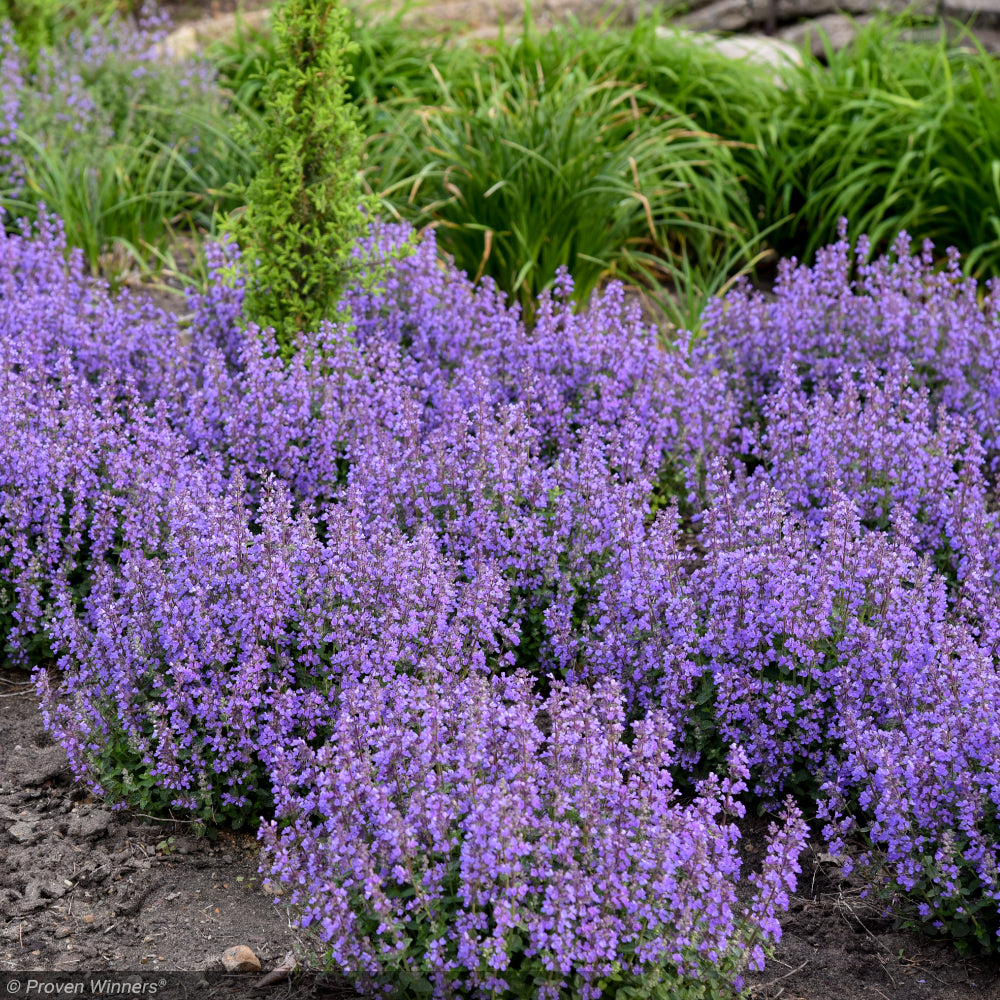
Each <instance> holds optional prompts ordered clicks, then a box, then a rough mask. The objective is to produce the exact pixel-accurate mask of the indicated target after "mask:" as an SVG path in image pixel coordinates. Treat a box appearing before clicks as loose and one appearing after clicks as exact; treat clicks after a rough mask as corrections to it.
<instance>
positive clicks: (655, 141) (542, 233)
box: [367, 50, 755, 316]
mask: <svg viewBox="0 0 1000 1000" xmlns="http://www.w3.org/2000/svg"><path fill="white" fill-rule="evenodd" d="M606 69H607V72H606V73H601V74H595V75H591V74H589V73H587V72H585V71H584V70H583V69H582V68H581V67H580V66H579V65H578V64H577V63H576V61H575V60H570V61H569V62H568V63H567V64H565V65H561V66H558V67H557V68H555V69H554V70H553V71H552V72H546V70H545V69H544V68H543V67H542V65H541V64H540V63H539V64H538V65H536V67H535V68H534V69H533V70H529V69H528V68H527V67H525V66H519V65H518V61H517V60H516V59H514V58H513V57H511V58H508V56H507V54H506V53H504V52H503V51H502V50H501V51H498V52H497V53H496V55H495V56H494V57H493V58H492V59H491V60H490V61H489V63H488V69H487V71H486V72H484V73H483V74H479V73H478V72H476V73H473V75H472V78H471V80H470V81H469V82H468V83H467V84H463V83H452V82H451V80H450V78H449V77H448V76H446V75H445V74H444V73H441V74H440V80H439V91H438V95H437V103H436V104H435V105H434V106H430V107H428V106H419V105H418V104H417V102H416V101H414V100H413V99H410V98H400V99H397V100H395V101H393V102H390V103H389V104H386V105H383V106H381V113H382V114H383V115H385V116H387V124H386V127H385V130H384V132H383V133H382V134H381V135H379V136H378V137H376V138H375V139H374V140H373V142H372V144H371V147H370V150H369V161H370V163H371V167H370V168H369V170H368V172H367V180H368V182H369V184H370V185H371V187H372V189H373V190H375V191H377V192H378V194H379V197H380V199H381V200H382V203H383V205H384V206H385V207H386V208H387V209H388V210H389V211H391V212H393V213H394V214H396V215H399V216H402V217H404V218H407V219H409V220H411V221H412V222H414V223H415V224H416V225H417V226H430V225H433V226H435V227H436V228H437V235H438V242H439V245H440V246H441V247H442V248H443V249H444V250H445V251H446V252H447V253H449V254H451V255H452V256H453V257H454V258H455V261H456V263H457V264H458V266H459V267H461V268H462V269H464V270H465V271H467V272H468V273H469V274H470V275H472V276H475V277H476V278H477V279H478V278H479V277H481V276H482V275H489V276H490V277H492V278H493V279H494V280H496V281H497V283H498V284H499V285H500V287H501V288H503V289H504V290H505V291H507V292H508V293H509V294H510V295H512V296H513V297H515V298H516V299H517V300H518V301H519V302H520V303H521V306H522V308H523V310H524V311H525V313H526V314H528V315H529V316H530V313H531V310H532V308H533V306H534V302H535V300H536V298H537V296H538V294H539V293H540V292H541V291H542V290H543V289H545V288H549V287H551V285H552V283H553V281H554V278H555V275H556V272H557V270H558V269H559V268H560V267H564V266H565V267H569V268H570V270H571V272H572V273H573V277H574V281H575V286H576V295H577V297H578V298H579V299H581V300H586V298H587V297H588V296H589V295H590V293H591V292H592V291H593V289H594V288H595V287H597V285H598V284H599V283H600V281H601V280H602V279H604V278H605V277H607V276H620V277H623V278H626V279H631V280H633V281H638V282H642V283H647V284H650V285H655V283H656V282H658V281H660V280H662V279H665V278H669V277H671V276H672V274H674V273H676V271H677V269H679V268H680V267H681V266H682V262H683V261H684V260H685V259H694V260H696V261H699V262H702V263H705V264H709V263H710V262H711V261H712V259H713V257H714V256H716V255H717V253H718V249H719V248H720V247H726V246H730V245H732V244H733V243H734V242H735V243H739V244H743V243H744V242H745V240H746V239H747V237H748V236H749V235H750V233H752V231H753V229H754V228H755V227H754V222H753V220H752V218H751V217H750V215H749V213H748V211H747V210H746V205H745V204H744V201H743V197H742V192H741V190H740V186H739V180H738V176H737V173H736V169H735V163H734V160H733V157H732V152H731V150H730V149H728V148H727V147H726V145H725V144H724V143H722V142H720V141H719V140H718V139H717V138H716V137H714V136H711V135H708V134H706V133H704V132H701V131H699V130H698V129H697V128H696V127H695V125H694V123H693V122H692V121H691V120H690V119H688V118H686V117H683V116H679V115H676V114H672V113H670V112H669V110H667V109H664V108H663V106H662V105H661V104H660V103H658V102H656V101H654V100H651V99H650V98H649V96H648V95H646V94H645V93H643V92H642V91H641V89H640V88H638V87H636V86H633V85H628V84H625V83H622V82H620V81H619V80H618V79H616V78H615V77H614V76H613V75H611V74H610V69H611V67H610V66H609V67H607V68H606Z"/></svg>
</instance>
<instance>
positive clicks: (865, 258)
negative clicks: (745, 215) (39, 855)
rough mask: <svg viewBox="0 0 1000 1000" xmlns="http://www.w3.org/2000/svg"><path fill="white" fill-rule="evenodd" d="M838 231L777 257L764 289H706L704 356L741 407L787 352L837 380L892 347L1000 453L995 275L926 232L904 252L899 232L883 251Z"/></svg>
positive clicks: (809, 369) (758, 393)
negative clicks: (973, 267)
mask: <svg viewBox="0 0 1000 1000" xmlns="http://www.w3.org/2000/svg"><path fill="white" fill-rule="evenodd" d="M845 233H846V223H842V225H841V239H840V240H839V241H838V242H837V243H834V244H832V245H831V246H829V247H826V248H824V249H823V250H820V251H819V252H818V253H817V258H816V263H815V264H814V265H813V266H811V267H806V266H804V265H801V264H798V263H797V262H796V261H795V260H794V259H790V260H786V261H783V262H782V264H781V266H780V270H779V278H778V283H777V286H776V287H775V290H774V295H773V296H765V295H761V294H758V293H756V292H754V291H752V290H751V289H750V287H749V286H748V285H745V284H744V285H743V286H742V287H740V288H737V289H735V290H734V291H732V292H730V293H729V294H728V295H726V296H725V298H723V299H719V300H716V301H713V302H712V303H710V304H709V306H708V307H707V308H706V311H705V313H704V316H703V331H704V334H705V337H704V340H703V342H702V343H701V344H700V345H699V359H700V361H701V363H702V365H704V366H706V367H707V368H709V369H711V368H714V367H721V368H724V369H725V370H727V371H728V372H729V373H730V376H731V379H732V383H731V385H732V391H733V392H734V394H735V395H736V396H737V398H738V399H739V401H740V403H741V405H742V407H743V409H744V411H750V410H751V409H752V407H754V406H755V405H757V404H759V403H760V401H761V400H762V399H764V398H765V397H766V396H767V394H768V393H770V392H771V390H772V389H773V388H774V386H775V383H776V382H777V380H778V377H779V375H780V372H781V369H782V366H783V365H785V363H786V362H790V363H791V364H792V366H793V367H794V369H795V370H796V371H797V372H798V373H799V374H800V375H801V376H802V377H803V378H805V379H807V380H808V381H809V382H810V383H817V382H826V383H834V382H836V380H837V379H839V378H841V377H842V375H844V374H846V373H857V372H860V371H863V370H864V369H865V368H866V367H867V366H869V365H875V366H877V367H878V368H881V369H885V368H887V367H890V366H891V365H892V364H893V363H894V362H895V361H897V360H898V359H902V360H904V361H907V362H909V364H910V365H911V366H912V368H913V373H914V374H913V381H914V384H915V385H916V386H922V387H925V388H927V389H928V390H929V392H930V394H931V396H930V403H931V405H932V406H933V407H936V406H938V405H939V404H940V405H943V406H944V407H946V409H948V410H949V411H950V412H952V413H955V414H958V415H960V416H964V417H966V418H968V419H969V420H971V421H972V423H973V425H974V426H975V428H976V430H977V431H978V432H979V434H980V437H981V438H982V442H983V447H984V448H985V449H986V451H987V454H988V456H989V457H990V459H991V467H995V466H996V463H997V461H998V453H1000V368H998V366H997V364H996V359H997V357H998V356H1000V281H997V280H993V281H991V282H989V283H988V284H987V285H986V287H985V288H983V287H979V286H977V284H976V282H975V281H973V280H972V279H964V278H963V277H962V273H961V268H960V262H959V260H958V256H957V253H955V252H950V253H949V255H948V259H947V265H946V266H945V267H944V268H943V269H940V270H938V269H936V268H935V266H934V251H933V247H932V246H931V245H930V244H926V245H925V246H924V247H923V249H922V251H921V252H920V253H919V254H914V253H912V252H911V251H912V248H911V243H910V240H909V237H908V236H907V235H906V234H905V233H903V234H901V235H900V236H899V238H898V239H897V240H896V242H895V244H894V247H893V251H892V253H890V254H888V255H886V256H885V257H880V258H876V259H874V260H869V256H870V253H871V250H870V245H869V243H868V241H867V240H866V239H864V238H861V239H859V240H858V243H857V245H856V247H855V248H853V250H852V248H851V246H850V244H849V243H848V241H847V239H846V237H845V235H844V234H845Z"/></svg>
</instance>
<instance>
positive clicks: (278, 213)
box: [227, 0, 364, 350]
mask: <svg viewBox="0 0 1000 1000" xmlns="http://www.w3.org/2000/svg"><path fill="white" fill-rule="evenodd" d="M273 31H274V42H275V47H276V54H277V57H278V58H277V60H276V62H275V63H274V64H273V66H272V68H271V71H270V74H269V75H268V77H267V80H266V82H265V84H264V87H263V92H262V96H263V98H264V102H265V105H266V109H267V110H266V113H265V115H264V117H263V119H262V121H261V122H260V126H259V129H257V130H256V131H254V132H251V129H250V128H249V127H247V126H244V127H243V128H242V129H241V130H240V133H239V134H240V135H241V136H242V138H243V140H244V141H245V142H247V143H249V144H250V145H251V147H252V149H253V153H254V157H255V160H256V162H257V164H258V171H257V174H256V176H255V177H254V179H253V180H252V181H251V182H250V184H249V186H248V187H247V189H246V206H245V209H244V210H243V211H241V212H236V213H234V214H233V215H232V216H231V217H230V221H229V223H228V224H227V229H228V231H229V232H230V233H231V234H232V235H233V236H234V237H235V238H236V241H237V242H238V243H239V245H240V247H241V249H242V252H243V259H244V261H245V262H246V263H247V264H248V265H249V271H250V280H249V281H248V286H247V300H246V303H247V314H248V316H249V317H250V318H252V319H254V320H256V321H257V322H259V323H261V324H262V325H268V326H273V327H274V328H275V331H276V333H277V335H278V338H279V341H280V342H281V343H282V345H283V346H284V347H285V348H286V350H287V349H289V348H290V345H291V344H292V342H293V341H294V338H295V335H296V334H297V333H298V332H299V331H301V330H303V329H308V328H312V327H315V326H316V324H317V323H318V322H319V321H320V320H322V319H324V318H332V317H333V316H335V315H336V311H337V304H338V300H339V298H340V293H341V291H342V289H343V288H344V285H345V284H346V283H347V281H348V280H349V277H350V275H351V274H352V272H353V270H354V269H355V267H354V265H352V263H351V257H350V255H351V250H352V248H353V246H354V244H355V242H356V240H357V237H358V236H359V235H360V233H361V232H362V230H363V225H364V215H363V212H362V207H361V200H362V199H361V189H360V183H359V180H358V168H359V165H360V153H361V142H362V136H361V129H360V126H359V124H358V114H357V111H356V109H355V108H354V106H353V105H352V104H350V103H349V101H348V99H347V89H346V86H347V78H348V75H349V74H348V67H347V62H346V54H347V53H348V52H349V51H350V50H351V48H352V45H351V43H350V42H349V38H348V22H347V12H346V11H345V10H344V8H343V7H342V6H340V4H339V3H337V2H336V0H286V2H285V4H284V5H283V6H282V7H281V8H279V9H278V11H277V12H276V13H275V23H274V28H273Z"/></svg>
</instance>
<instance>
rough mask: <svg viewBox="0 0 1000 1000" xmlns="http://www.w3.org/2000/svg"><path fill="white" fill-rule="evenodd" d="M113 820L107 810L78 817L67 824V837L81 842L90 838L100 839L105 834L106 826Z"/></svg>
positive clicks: (99, 810)
mask: <svg viewBox="0 0 1000 1000" xmlns="http://www.w3.org/2000/svg"><path fill="white" fill-rule="evenodd" d="M112 819H113V817H112V815H111V813H110V812H109V811H108V810H107V809H95V810H94V812H92V813H89V814H88V815H86V816H79V817H77V818H76V819H74V820H73V821H72V822H71V823H70V824H69V830H68V832H69V835H70V836H71V837H77V838H79V839H81V840H89V839H90V838H91V837H100V836H103V835H104V833H106V832H107V829H108V825H109V824H110V823H111V820H112Z"/></svg>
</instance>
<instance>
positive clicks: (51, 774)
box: [21, 746, 69, 788]
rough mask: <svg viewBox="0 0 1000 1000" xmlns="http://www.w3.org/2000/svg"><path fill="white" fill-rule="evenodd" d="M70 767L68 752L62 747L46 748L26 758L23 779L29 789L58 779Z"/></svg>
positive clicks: (22, 771) (22, 766)
mask: <svg viewBox="0 0 1000 1000" xmlns="http://www.w3.org/2000/svg"><path fill="white" fill-rule="evenodd" d="M68 767H69V761H68V760H67V759H66V751H65V750H63V748H62V747H61V746H50V747H44V748H43V749H41V750H36V751H34V752H33V753H32V754H31V756H30V757H25V759H24V761H23V763H22V764H21V768H22V770H21V777H22V780H23V781H24V783H25V785H27V786H28V787H29V788H30V787H34V786H37V785H44V784H45V782H46V781H53V780H54V779H55V778H58V777H59V776H60V775H61V774H62V773H63V772H64V771H65V770H66V769H67V768H68Z"/></svg>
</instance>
